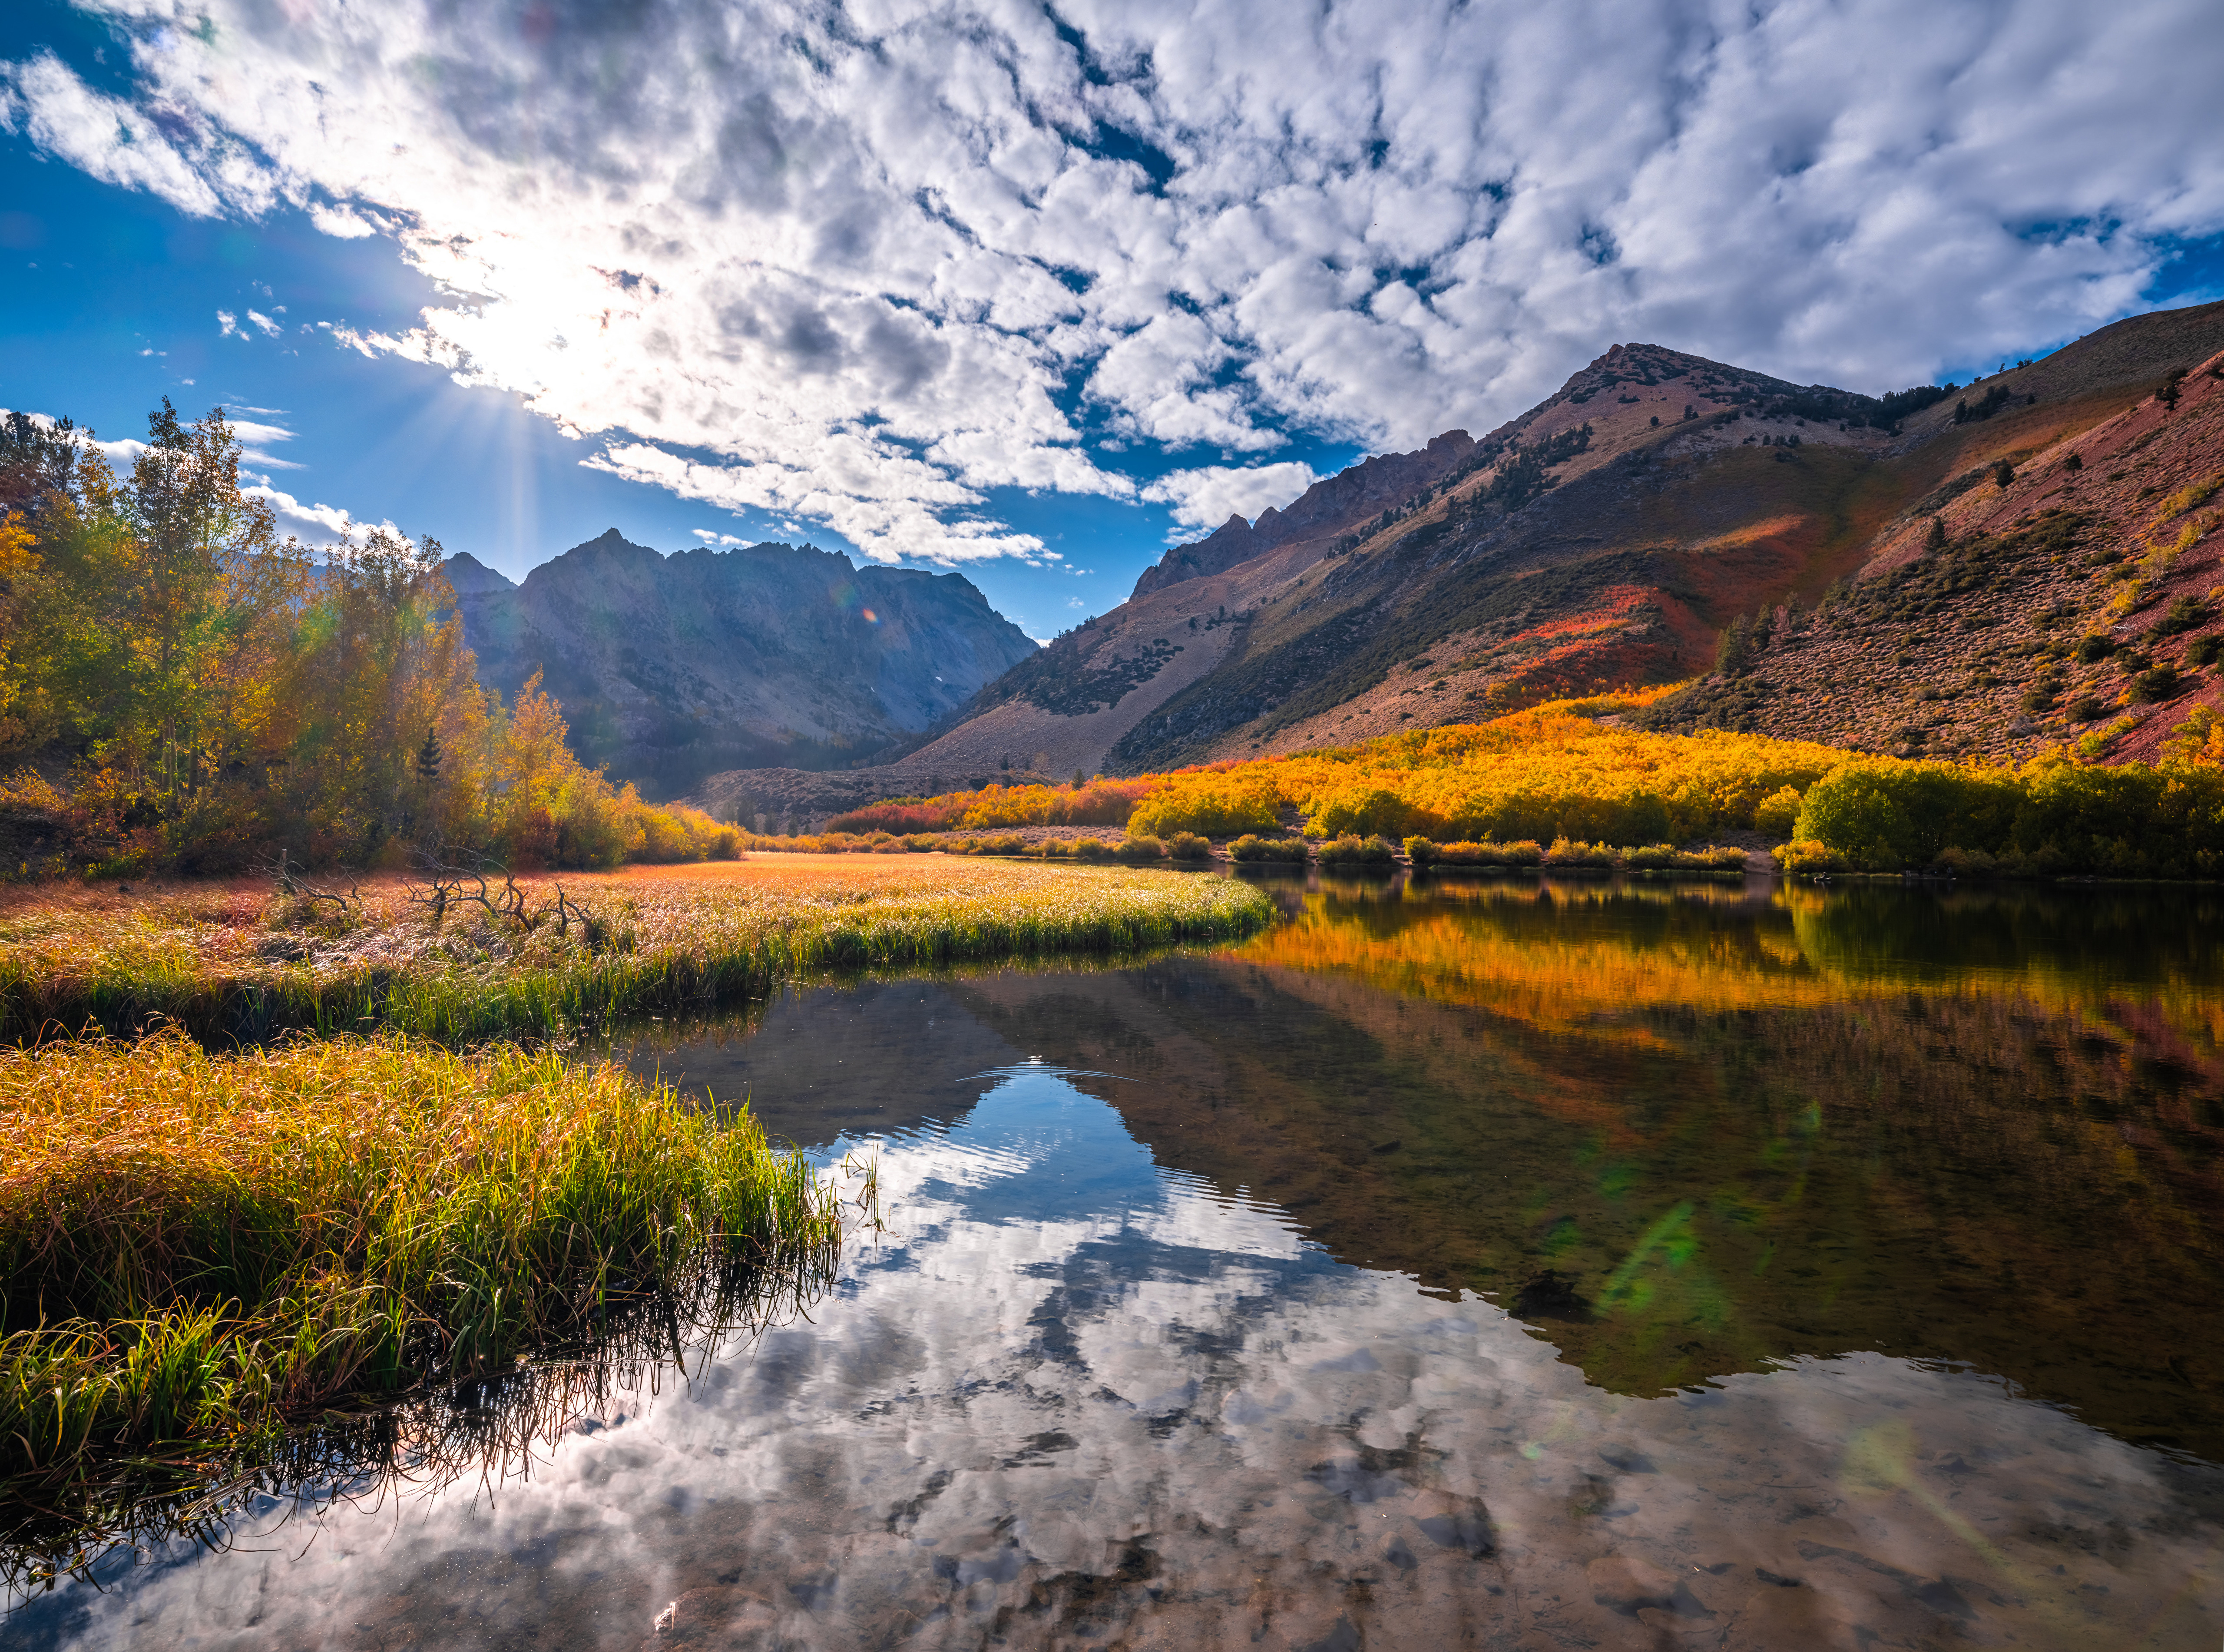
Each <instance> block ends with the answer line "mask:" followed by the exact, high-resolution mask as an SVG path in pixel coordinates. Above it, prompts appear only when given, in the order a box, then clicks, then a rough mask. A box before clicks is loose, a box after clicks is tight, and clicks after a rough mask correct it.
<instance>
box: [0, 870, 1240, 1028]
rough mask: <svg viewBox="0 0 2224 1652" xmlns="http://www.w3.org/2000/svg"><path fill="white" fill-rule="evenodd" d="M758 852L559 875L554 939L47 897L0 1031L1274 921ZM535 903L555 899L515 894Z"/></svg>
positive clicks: (386, 899) (185, 899) (339, 1018)
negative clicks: (562, 905)
mask: <svg viewBox="0 0 2224 1652" xmlns="http://www.w3.org/2000/svg"><path fill="white" fill-rule="evenodd" d="M800 862H801V858H797V860H795V861H790V862H787V863H785V864H783V863H780V862H768V861H761V860H753V861H750V862H748V863H745V864H742V865H740V866H736V867H735V868H732V869H730V870H723V872H719V873H709V872H702V871H697V870H695V869H688V871H689V872H690V873H692V874H693V875H692V876H689V875H686V874H679V873H676V872H667V873H665V874H662V875H656V874H635V875H630V876H628V875H619V876H616V877H607V878H602V879H594V880H581V879H571V880H566V889H567V892H568V894H569V896H570V897H571V898H572V901H573V902H575V903H578V904H581V905H584V907H585V908H587V909H588V910H589V911H590V912H591V914H592V915H593V918H594V923H593V925H592V926H591V927H587V926H582V925H580V924H578V923H576V922H574V923H569V924H567V925H565V927H563V928H562V929H561V930H560V931H559V927H558V926H557V924H556V923H555V922H554V921H551V920H549V919H547V918H546V917H545V916H544V917H541V918H540V919H539V920H538V921H534V922H533V923H532V924H530V925H524V924H515V923H506V922H505V923H496V922H492V921H489V920H488V919H487V918H486V917H485V916H484V915H478V914H476V913H475V914H474V915H473V916H472V917H471V919H470V920H468V921H465V920H463V919H459V918H458V917H457V916H455V915H453V914H451V915H450V916H449V917H448V918H447V920H446V921H445V925H437V924H435V923H433V921H430V920H429V919H428V918H427V917H426V915H424V914H423V912H422V911H421V909H419V908H412V907H410V906H409V905H408V902H407V901H406V900H405V899H404V897H403V895H402V893H401V889H399V888H398V886H397V887H388V888H385V889H381V890H378V891H374V892H373V894H372V895H371V896H370V898H369V899H368V900H366V901H365V902H363V906H362V908H361V909H360V912H359V913H357V914H351V915H349V916H348V917H347V918H346V919H345V920H344V921H338V920H335V919H332V918H330V917H325V916H320V915H316V914H313V913H308V912H305V911H303V910H301V909H300V908H299V907H297V906H296V905H295V904H294V903H293V902H289V901H287V900H284V899H282V898H281V897H279V896H275V895H274V894H270V893H268V892H265V891H262V890H256V889H249V888H245V887H239V886H234V887H231V888H224V887H221V886H214V887H210V888H205V889H199V890H196V889H191V888H190V887H188V888H186V889H176V890H172V891H169V892H166V893H163V894H160V895H126V894H122V893H119V892H115V891H107V890H98V889H96V890H92V891H80V890H71V891H66V892H65V891H61V890H54V891H49V892H47V893H46V894H45V895H43V896H36V895H34V896H21V897H18V898H16V900H15V901H13V902H11V903H10V904H9V907H8V908H6V909H5V910H4V911H0V1039H6V1040H9V1041H15V1042H26V1041H33V1040H36V1039H40V1038H50V1037H54V1036H57V1035H60V1036H75V1035H81V1034H84V1033H86V1032H89V1031H98V1030H100V1029H106V1030H108V1031H111V1032H126V1031H138V1030H142V1029H147V1028H148V1027H151V1026H155V1025H159V1024H164V1023H167V1024H169V1025H174V1026H177V1027H180V1028H183V1029H186V1031H188V1032H190V1033H192V1034H193V1035H195V1036H196V1037H199V1038H201V1039H204V1040H208V1041H221V1040H226V1039H230V1040H237V1041H262V1040H265V1039H269V1038H270V1037H272V1036H274V1035H277V1034H279V1033H281V1032H283V1031H286V1030H287V1029H308V1030H313V1031H315V1032H319V1033H325V1034H332V1033H345V1032H356V1031H365V1030H370V1029H375V1028H377V1027H382V1026H383V1027H391V1028H395V1029H401V1030H404V1031H407V1032H410V1033H414V1034H422V1035H430V1036H433V1037H437V1038H441V1039H448V1040H470V1039H477V1038H487V1037H499V1036H506V1035H509V1036H514V1035H536V1034H542V1033H547V1032H551V1031H553V1030H555V1029H558V1028H559V1027H563V1026H565V1025H571V1024H577V1023H580V1022H597V1021H602V1020H606V1019H609V1018H612V1017H616V1016H625V1015H629V1014H673V1013H679V1012H682V1011H687V1010H703V1009H708V1008H711V1007H713V1006H715V1005H717V1004H718V1003H730V1002H732V1001H734V1000H736V999H738V998H742V997H762V996H764V995H765V994H766V993H768V992H769V991H773V990H774V989H777V988H778V987H780V986H782V985H784V984H787V983H789V982H792V981H796V980H801V979H805V978H810V977H812V976H814V975H818V974H823V973H826V972H839V971H854V970H864V969H875V968H894V967H914V966H918V965H945V964H957V963H964V962H969V961H980V960H990V959H1005V958H1015V957H1017V958H1035V957H1048V956H1054V955H1057V954H1060V953H1082V954H1099V955H1104V954H1119V953H1133V952H1136V951H1140V950H1143V949H1146V948H1149V947H1153V946H1164V945H1169V944H1172V943H1175V942H1179V941H1191V940H1228V939H1235V938H1238V937H1242V936H1245V935H1248V934H1252V933H1254V932H1255V931H1256V930H1258V929H1259V928H1260V927H1263V926H1264V925H1265V924H1266V923H1267V921H1269V920H1270V919H1271V917H1272V915H1273V908H1272V904H1271V902H1267V900H1266V899H1265V898H1264V897H1262V896H1260V895H1259V894H1258V893H1257V892H1256V891H1254V890H1251V889H1245V888H1243V887H1242V886H1241V885H1238V884H1234V883H1228V882H1226V881H1224V880H1222V879H1217V878H1188V877H1167V876H1166V875H1164V874H1163V873H1158V874H1154V873H1152V872H1148V871H1144V870H1127V869H1121V868H1113V867H1101V868H1100V867H1082V866H1057V867H1052V866H1030V865H1025V864H1008V863H1002V862H997V863H986V862H982V861H978V860H964V861H949V860H944V859H942V858H940V857H937V858H934V860H932V861H929V860H927V859H926V858H922V857H913V856H898V857H890V858H887V859H882V858H878V857H860V858H842V859H840V860H828V859H823V858H822V859H818V860H816V861H813V862H812V863H809V864H799V863H800ZM528 895H529V896H530V906H531V908H532V909H533V911H534V912H536V913H540V914H546V913H547V911H548V910H549V906H550V902H551V901H552V900H553V887H552V886H550V885H549V884H548V882H547V880H542V881H541V882H540V883H538V884H528Z"/></svg>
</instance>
